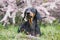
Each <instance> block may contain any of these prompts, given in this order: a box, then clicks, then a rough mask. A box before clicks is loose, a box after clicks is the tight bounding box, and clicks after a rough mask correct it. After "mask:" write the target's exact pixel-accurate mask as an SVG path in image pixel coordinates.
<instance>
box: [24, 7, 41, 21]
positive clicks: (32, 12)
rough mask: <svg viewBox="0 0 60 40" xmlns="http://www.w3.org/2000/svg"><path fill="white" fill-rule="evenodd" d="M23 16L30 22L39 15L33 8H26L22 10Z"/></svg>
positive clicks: (37, 18) (38, 17) (39, 17)
mask: <svg viewBox="0 0 60 40" xmlns="http://www.w3.org/2000/svg"><path fill="white" fill-rule="evenodd" d="M24 18H26V19H27V20H30V22H32V20H34V19H36V20H40V19H41V16H40V14H39V12H38V11H37V10H36V9H35V8H27V9H26V10H25V12H24Z"/></svg>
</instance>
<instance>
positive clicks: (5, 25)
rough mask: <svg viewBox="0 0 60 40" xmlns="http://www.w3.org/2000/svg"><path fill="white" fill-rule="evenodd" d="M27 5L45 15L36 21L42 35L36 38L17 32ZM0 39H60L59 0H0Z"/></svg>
mask: <svg viewBox="0 0 60 40" xmlns="http://www.w3.org/2000/svg"><path fill="white" fill-rule="evenodd" d="M28 7H34V8H36V9H37V10H38V12H39V13H40V15H41V17H46V18H43V19H41V20H39V21H38V24H39V27H40V29H41V32H42V36H41V37H38V38H37V39H34V38H27V37H26V35H25V34H24V33H19V34H18V33H17V30H18V27H19V26H20V25H21V23H22V18H23V17H24V11H25V9H26V8H28ZM25 21H26V19H25ZM0 40H60V0H0Z"/></svg>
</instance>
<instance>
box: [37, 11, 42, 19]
mask: <svg viewBox="0 0 60 40" xmlns="http://www.w3.org/2000/svg"><path fill="white" fill-rule="evenodd" d="M36 18H37V20H41V19H42V17H41V16H40V13H39V12H38V11H37V10H36Z"/></svg>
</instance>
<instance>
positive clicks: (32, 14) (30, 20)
mask: <svg viewBox="0 0 60 40" xmlns="http://www.w3.org/2000/svg"><path fill="white" fill-rule="evenodd" d="M30 16H32V18H30V19H29V22H30V24H32V21H33V18H34V16H35V14H34V13H32V12H30Z"/></svg>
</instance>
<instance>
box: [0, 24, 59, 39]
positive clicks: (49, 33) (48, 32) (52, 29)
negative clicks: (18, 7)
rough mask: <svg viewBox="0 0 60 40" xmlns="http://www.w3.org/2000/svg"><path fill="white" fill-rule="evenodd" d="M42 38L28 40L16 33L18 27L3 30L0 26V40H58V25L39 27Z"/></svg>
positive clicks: (23, 35) (10, 26)
mask: <svg viewBox="0 0 60 40" xmlns="http://www.w3.org/2000/svg"><path fill="white" fill-rule="evenodd" d="M40 29H41V32H42V36H40V37H37V39H29V38H27V37H26V35H25V34H24V33H17V30H18V26H13V25H9V26H8V28H6V29H5V27H3V26H2V25H1V24H0V40H60V24H55V25H46V26H43V25H41V26H40Z"/></svg>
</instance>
